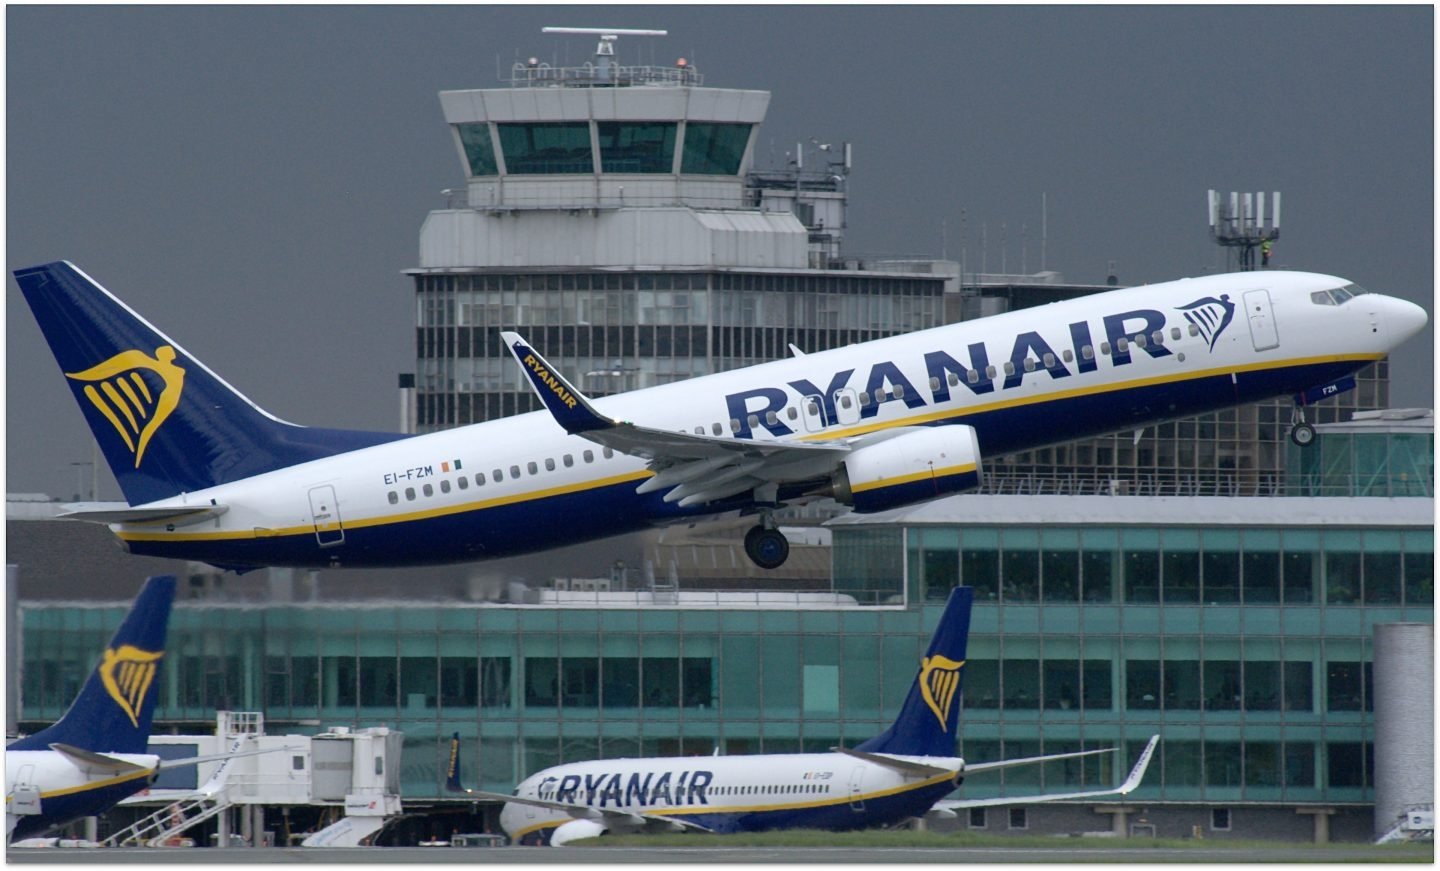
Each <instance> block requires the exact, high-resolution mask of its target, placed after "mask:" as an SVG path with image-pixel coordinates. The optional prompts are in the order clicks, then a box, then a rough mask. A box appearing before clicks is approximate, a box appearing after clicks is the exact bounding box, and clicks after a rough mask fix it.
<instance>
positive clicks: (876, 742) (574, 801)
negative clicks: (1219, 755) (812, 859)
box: [447, 587, 1159, 846]
mask: <svg viewBox="0 0 1440 871" xmlns="http://www.w3.org/2000/svg"><path fill="white" fill-rule="evenodd" d="M973 595H974V592H973V590H971V588H969V587H957V588H956V589H954V590H952V591H951V593H950V599H949V601H948V602H947V603H946V605H945V611H944V613H943V614H941V617H940V623H939V625H938V626H936V628H935V635H934V637H933V638H932V639H931V641H930V647H929V649H928V650H927V651H926V652H925V657H924V658H923V659H921V660H920V670H919V672H918V673H917V674H916V677H915V682H914V684H913V685H912V686H911V687H910V692H909V695H907V696H906V698H905V703H904V705H903V706H902V707H901V708H900V715H899V717H898V718H897V719H896V720H895V723H894V724H893V725H891V726H890V728H889V729H887V730H885V732H883V733H882V734H880V735H879V736H878V737H875V738H871V739H870V740H868V741H865V742H863V743H861V744H858V745H856V746H855V747H853V748H845V747H836V748H835V749H834V750H833V751H831V752H829V753H786V754H764V755H757V756H674V757H665V758H651V759H604V760H594V761H589V762H573V763H569V764H566V765H557V766H555V767H553V768H547V769H545V770H544V771H541V772H539V773H537V774H533V775H531V776H530V777H527V778H526V779H525V780H524V781H522V782H521V783H520V785H519V786H517V787H516V788H515V792H514V794H512V795H502V794H499V793H491V792H481V791H478V790H463V791H465V792H468V793H469V794H470V795H472V796H474V797H476V798H487V799H493V800H496V801H502V802H504V803H505V805H504V807H503V808H502V809H501V812H500V824H501V825H502V826H503V827H504V829H505V833H506V834H508V835H509V836H510V838H511V840H512V841H513V842H515V843H520V844H547V843H548V844H550V845H552V846H563V845H565V844H568V843H570V842H571V841H574V840H576V839H579V838H594V837H597V836H599V835H603V834H605V833H607V832H639V831H687V830H688V831H704V832H718V833H730V832H758V831H766V830H769V829H797V828H807V829H832V830H845V829H861V828H872V827H877V826H889V825H894V824H896V823H900V822H903V821H905V820H907V819H910V818H911V817H924V816H927V815H928V816H938V817H945V816H950V817H953V816H954V811H955V810H956V809H959V808H967V807H982V806H988V805H1005V804H1033V803H1036V802H1051V801H1067V800H1078V799H1083V798H1094V797H1097V796H1103V795H1125V794H1127V793H1129V792H1131V791H1132V790H1134V789H1135V787H1137V786H1139V785H1140V780H1141V778H1142V777H1144V775H1145V769H1146V767H1147V766H1148V765H1149V764H1150V757H1151V756H1152V755H1153V754H1154V752H1155V744H1156V742H1157V741H1158V740H1159V736H1158V735H1157V736H1154V737H1152V738H1151V739H1150V742H1149V743H1148V744H1147V745H1146V747H1145V749H1144V751H1142V752H1141V754H1140V758H1139V759H1138V760H1137V761H1136V763H1135V767H1134V768H1133V769H1132V770H1131V772H1130V775H1129V776H1128V777H1127V778H1126V779H1125V781H1124V783H1122V784H1121V785H1120V786H1118V787H1115V788H1113V789H1091V790H1085V791H1081V792H1070V793H1060V794H1047V795H1031V796H1005V797H1000V798H986V799H966V800H953V801H942V800H941V799H942V798H943V797H944V796H945V795H946V794H948V793H949V792H950V791H952V790H953V789H955V788H956V787H957V786H959V785H960V784H961V782H962V781H963V780H964V778H965V776H966V775H968V774H975V773H979V772H982V771H993V770H995V769H998V768H1012V767H1015V766H1020V765H1034V764H1040V763H1044V762H1051V761H1054V760H1058V759H1072V758H1076V757H1080V756H1091V755H1094V754H1097V753H1110V752H1113V748H1107V749H1101V750H1082V751H1079V752H1076V753H1057V754H1053V755H1050V756H1037V757H1030V758H1026V759H1009V760H1004V761H1000V762H982V763H967V762H966V761H965V760H964V759H962V758H960V757H957V756H956V755H955V742H956V738H957V733H956V728H957V726H958V724H959V711H960V698H961V683H962V680H963V677H964V669H965V646H966V640H967V637H968V635H969V631H970V606H971V602H972V599H973ZM457 739H458V736H457ZM457 744H458V740H457ZM450 760H451V761H450V776H449V780H448V783H447V786H448V787H449V788H450V789H451V790H452V791H453V790H461V789H462V788H461V786H460V782H459V777H458V774H457V747H456V746H454V745H452V749H451V754H450Z"/></svg>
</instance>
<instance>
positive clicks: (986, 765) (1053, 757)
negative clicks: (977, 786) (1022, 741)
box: [965, 747, 1115, 774]
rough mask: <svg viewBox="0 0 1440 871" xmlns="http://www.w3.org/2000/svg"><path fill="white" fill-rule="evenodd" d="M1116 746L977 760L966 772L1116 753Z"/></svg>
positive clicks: (969, 765)
mask: <svg viewBox="0 0 1440 871" xmlns="http://www.w3.org/2000/svg"><path fill="white" fill-rule="evenodd" d="M1114 752H1115V748H1114V747H1102V748H1100V749H1099V750H1076V751H1075V752H1074V753H1052V754H1050V755H1049V756H1026V757H1025V758H1023V759H1001V760H1000V761H998V762H976V763H974V764H973V765H972V764H968V763H967V764H966V765H965V773H966V774H979V773H980V772H982V771H996V770H998V769H1001V768H1018V767H1020V766H1021V765H1039V764H1041V763H1043V762H1055V761H1057V760H1060V759H1079V758H1080V757H1082V756H1097V755H1099V754H1101V753H1114Z"/></svg>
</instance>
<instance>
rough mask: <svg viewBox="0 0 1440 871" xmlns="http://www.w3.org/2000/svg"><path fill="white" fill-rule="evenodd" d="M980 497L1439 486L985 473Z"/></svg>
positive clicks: (1398, 491) (1423, 493)
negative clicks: (985, 495)
mask: <svg viewBox="0 0 1440 871" xmlns="http://www.w3.org/2000/svg"><path fill="white" fill-rule="evenodd" d="M978 492H979V493H982V494H993V495H1020V496H1267V497H1287V496H1312V497H1313V496H1378V497H1385V498H1392V497H1404V496H1413V497H1433V496H1434V495H1435V482H1434V480H1433V479H1431V480H1425V479H1420V478H1415V477H1376V476H1370V475H1363V476H1362V475H1302V476H1295V475H1290V476H1286V475H1280V474H1274V473H1268V472H1267V473H1250V474H1224V473H1215V472H1211V473H1198V474H1193V475H1127V476H1120V475H1107V474H1104V473H1103V472H1072V473H1068V474H1043V473H1026V472H1022V473H1004V472H1001V473H993V472H992V473H987V474H986V476H985V481H984V483H983V484H982V486H981V488H980V490H979V491H978Z"/></svg>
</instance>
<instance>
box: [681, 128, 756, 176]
mask: <svg viewBox="0 0 1440 871" xmlns="http://www.w3.org/2000/svg"><path fill="white" fill-rule="evenodd" d="M749 141H750V125H749V124H697V123H694V122H691V123H689V124H686V125H685V153H684V156H683V157H682V158H681V161H680V171H681V172H684V173H694V174H697V175H738V174H739V173H740V159H741V158H743V157H744V156H745V145H746V143H748V142H749Z"/></svg>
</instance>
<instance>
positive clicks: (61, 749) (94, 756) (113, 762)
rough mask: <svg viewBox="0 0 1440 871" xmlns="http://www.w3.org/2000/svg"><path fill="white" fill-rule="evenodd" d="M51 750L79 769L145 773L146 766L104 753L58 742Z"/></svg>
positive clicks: (118, 773) (116, 772)
mask: <svg viewBox="0 0 1440 871" xmlns="http://www.w3.org/2000/svg"><path fill="white" fill-rule="evenodd" d="M50 749H51V750H54V751H55V752H56V753H59V754H60V755H61V756H64V757H65V758H66V759H68V760H70V761H71V762H72V763H74V764H75V765H76V766H77V767H79V768H87V769H90V770H91V771H105V772H109V773H111V774H115V775H120V774H129V773H131V772H134V771H144V770H145V769H146V766H144V765H139V764H137V763H134V762H129V761H127V760H124V759H119V758H117V757H115V756H109V755H107V754H104V753H96V752H95V751H93V750H84V749H82V748H80V747H74V746H71V745H69V744H61V743H59V742H56V743H54V744H51V745H50Z"/></svg>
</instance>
